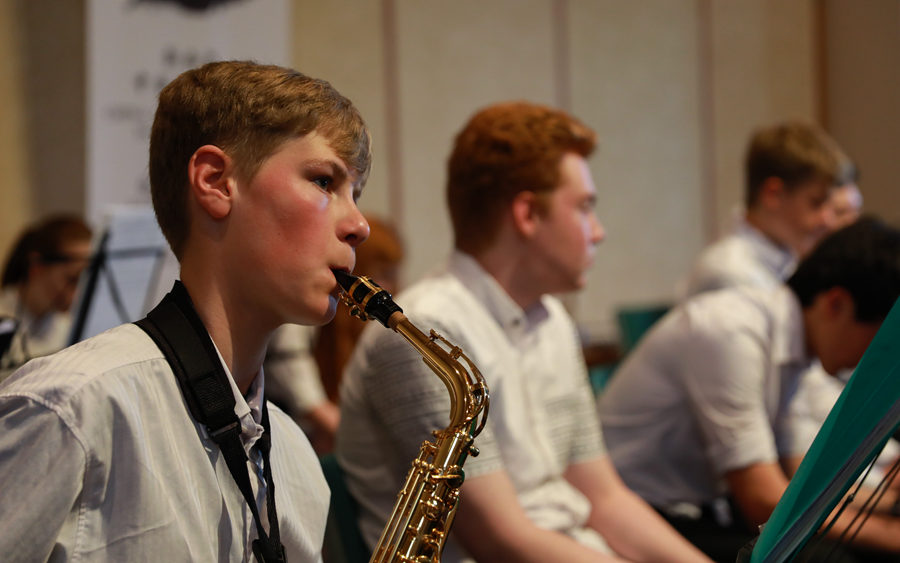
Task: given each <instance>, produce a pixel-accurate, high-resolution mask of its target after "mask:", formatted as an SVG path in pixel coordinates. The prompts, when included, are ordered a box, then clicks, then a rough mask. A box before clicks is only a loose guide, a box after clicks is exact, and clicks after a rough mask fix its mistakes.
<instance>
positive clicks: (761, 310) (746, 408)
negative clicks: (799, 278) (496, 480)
mask: <svg viewBox="0 0 900 563" xmlns="http://www.w3.org/2000/svg"><path fill="white" fill-rule="evenodd" d="M809 364H810V359H809V358H808V357H807V356H806V354H805V348H804V337H803V324H802V311H801V308H800V304H799V302H798V301H797V298H796V297H795V296H794V294H793V293H792V292H791V291H790V290H789V289H788V288H786V287H784V286H779V287H777V288H775V289H772V290H762V289H755V288H754V289H749V288H734V289H729V290H723V291H717V292H710V293H706V294H703V295H701V296H698V297H695V298H694V299H691V300H690V301H688V302H687V303H685V304H683V305H681V306H679V307H677V308H676V309H674V310H673V311H672V312H671V313H669V314H668V315H667V316H666V317H664V318H663V319H662V320H661V321H660V322H659V323H658V324H657V325H656V326H654V327H653V328H652V329H651V330H650V332H649V333H648V334H647V335H646V336H645V337H644V338H643V339H642V340H641V342H640V344H639V345H638V347H637V349H636V350H635V351H634V352H632V354H631V355H630V356H629V357H628V358H627V359H626V361H625V363H624V365H623V366H622V367H621V368H620V369H619V370H618V371H617V372H616V374H615V376H614V377H613V378H612V380H611V382H610V384H609V385H608V386H607V387H606V389H605V390H604V393H603V395H602V396H601V397H600V400H599V410H600V417H601V420H602V423H603V430H604V438H605V440H606V443H607V447H608V449H609V453H610V456H611V457H612V459H613V462H614V463H615V465H616V468H617V469H618V470H619V473H620V474H621V475H622V478H623V479H624V480H625V482H626V483H627V484H628V486H629V487H630V488H631V489H633V490H634V491H635V492H637V493H638V494H639V495H640V496H641V497H643V498H644V499H645V500H647V501H648V502H649V503H650V504H652V505H655V506H657V507H660V508H664V507H669V506H672V505H675V504H677V503H691V504H695V505H700V504H705V503H711V502H713V501H715V500H716V499H718V498H720V497H721V496H723V495H724V494H725V493H726V492H727V491H726V486H725V481H724V479H723V476H724V474H725V473H726V472H728V471H730V470H733V469H740V468H743V467H747V466H749V465H752V464H754V463H758V462H771V461H777V460H778V459H779V457H781V456H793V455H798V454H802V453H803V452H804V451H805V449H806V447H807V445H808V443H809V440H810V437H809V436H807V435H803V432H802V429H803V428H804V427H803V426H802V425H798V424H796V423H795V421H793V420H792V417H793V416H794V415H795V414H794V413H792V412H791V410H790V408H789V407H790V401H791V399H792V397H793V395H794V394H795V393H796V390H797V386H798V384H799V381H800V378H801V375H802V374H803V372H804V371H805V370H806V369H807V368H808V366H809Z"/></svg>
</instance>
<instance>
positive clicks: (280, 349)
mask: <svg viewBox="0 0 900 563" xmlns="http://www.w3.org/2000/svg"><path fill="white" fill-rule="evenodd" d="M316 328H317V327H313V326H305V325H295V324H286V325H282V326H281V327H279V328H278V330H276V331H275V334H273V335H272V340H270V341H269V347H268V348H267V350H266V360H265V362H264V364H263V367H264V368H265V371H266V399H268V400H270V401H272V402H273V403H275V404H276V405H278V406H279V407H281V408H282V409H284V411H285V412H286V413H287V414H289V415H290V416H291V418H293V419H294V420H295V421H296V422H297V424H299V425H300V427H301V428H303V431H304V432H306V435H307V436H308V437H309V441H310V442H312V445H313V448H314V449H315V450H316V453H318V454H320V455H321V454H325V453H328V452H330V451H331V450H332V449H333V448H334V433H335V432H337V426H338V421H339V420H340V411H339V410H338V407H337V405H336V404H335V403H333V402H332V401H331V400H329V398H328V396H327V395H326V394H325V388H324V387H323V386H322V380H321V379H320V378H319V367H318V366H317V365H316V361H315V358H313V355H312V345H313V340H314V339H315V338H316Z"/></svg>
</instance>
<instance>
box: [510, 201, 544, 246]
mask: <svg viewBox="0 0 900 563" xmlns="http://www.w3.org/2000/svg"><path fill="white" fill-rule="evenodd" d="M511 210H512V217H513V224H514V226H515V228H516V231H517V232H518V233H520V234H522V235H524V236H525V237H530V236H531V235H532V234H533V233H534V231H535V229H536V228H537V219H538V216H539V212H538V201H537V194H535V193H534V192H532V191H527V190H526V191H521V192H519V193H517V194H516V196H515V197H514V198H513V201H512V207H511Z"/></svg>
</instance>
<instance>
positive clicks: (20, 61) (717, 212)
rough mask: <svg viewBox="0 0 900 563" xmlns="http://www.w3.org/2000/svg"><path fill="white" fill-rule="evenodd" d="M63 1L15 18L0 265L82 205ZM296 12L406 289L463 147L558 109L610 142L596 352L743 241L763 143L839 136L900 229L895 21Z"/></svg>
mask: <svg viewBox="0 0 900 563" xmlns="http://www.w3.org/2000/svg"><path fill="white" fill-rule="evenodd" d="M49 1H50V0H31V1H28V0H0V104H2V107H3V108H4V118H3V119H2V120H0V166H2V171H3V182H4V184H3V188H2V205H0V218H2V224H0V237H2V239H0V242H2V244H3V246H4V247H5V246H6V245H7V244H8V241H9V238H10V237H11V233H14V232H15V231H17V230H18V228H20V227H21V225H22V224H24V223H25V222H26V221H27V220H30V219H32V218H33V217H35V216H36V215H38V214H41V213H44V212H46V211H49V210H55V209H58V208H64V209H80V208H81V207H82V206H83V186H84V178H83V177H84V140H83V137H84V78H83V76H84V57H83V52H84V8H83V3H82V2H62V3H58V2H53V6H54V9H53V10H50V9H49V8H48V7H47V5H46V4H47V2H49ZM293 6H294V13H293V18H292V22H293V29H294V31H295V34H294V44H293V51H292V61H293V63H294V64H295V66H297V68H299V69H300V70H302V71H304V72H307V73H309V74H312V75H314V76H321V77H324V78H327V79H329V80H330V81H332V82H333V83H334V84H335V85H336V86H337V87H338V89H340V90H341V91H342V92H344V93H345V94H346V95H348V97H350V98H351V99H353V100H354V102H355V103H356V104H357V105H358V106H359V107H360V109H361V111H362V113H363V114H364V115H365V116H366V119H367V121H368V122H369V124H370V126H371V129H372V132H373V136H374V143H375V151H376V160H375V164H374V168H373V171H372V176H371V179H370V182H369V186H368V188H367V191H366V193H365V194H364V196H363V199H362V200H361V205H362V207H363V208H364V210H366V211H370V212H374V213H377V214H380V215H383V216H388V217H390V218H392V219H394V220H395V221H396V222H397V224H398V226H399V227H400V229H401V231H402V232H403V234H404V236H405V237H406V239H407V242H408V245H409V261H408V263H407V267H406V271H405V277H406V279H408V280H411V279H414V278H416V277H418V276H419V275H421V274H422V272H424V271H425V270H426V269H427V268H428V267H430V266H431V265H432V264H433V263H434V262H435V261H437V260H439V259H440V258H441V257H442V256H444V255H445V254H446V253H447V251H448V248H449V246H450V240H451V235H450V230H449V221H448V219H447V214H446V211H445V206H444V202H443V188H442V187H443V182H444V162H445V159H446V155H447V153H448V151H449V149H450V145H451V142H452V137H453V135H454V133H455V132H456V131H457V130H458V129H459V127H460V126H461V125H462V123H463V122H464V121H465V119H466V118H467V117H468V116H469V115H470V114H471V113H472V112H473V111H475V110H476V109H477V108H479V107H482V106H483V105H485V104H488V103H491V102H494V101H498V100H503V99H510V98H525V99H530V100H534V101H538V102H544V103H550V104H554V105H558V106H561V107H564V108H565V109H568V110H570V111H572V112H573V113H574V114H576V115H578V116H579V117H581V118H582V119H583V120H584V121H585V122H587V123H588V124H589V125H591V126H592V127H594V128H595V129H596V130H597V132H598V134H599V137H600V148H599V151H598V153H597V154H596V156H595V157H594V158H593V159H592V161H591V166H592V170H593V173H594V177H595V181H596V183H597V186H598V189H599V206H598V212H599V215H600V217H601V220H602V221H603V222H604V224H605V226H606V228H607V231H608V239H607V241H606V242H604V243H603V245H602V246H601V247H600V249H599V252H598V255H597V261H596V264H595V266H594V268H593V270H592V271H591V274H590V283H589V287H588V288H587V289H586V290H585V291H584V292H582V293H581V294H579V295H578V296H572V297H570V298H569V299H568V303H569V304H570V305H572V307H573V311H574V312H575V314H576V316H577V318H578V320H579V322H580V323H581V324H582V326H584V327H585V328H586V330H587V331H588V332H589V333H590V334H591V335H592V336H593V337H595V338H613V337H615V326H614V324H613V322H612V313H613V311H614V310H615V309H616V308H617V307H619V306H621V305H623V304H633V303H645V302H653V301H664V300H668V299H671V298H672V295H673V292H674V287H675V285H676V283H677V282H678V280H679V279H681V277H682V276H683V274H684V272H685V271H686V269H687V267H688V265H689V263H690V261H691V258H692V257H693V256H694V255H695V254H696V252H697V251H699V250H700V248H701V247H702V246H703V245H704V244H705V243H706V242H708V241H709V240H710V239H711V238H713V237H714V236H716V235H718V234H720V233H721V232H723V231H724V230H725V229H727V228H728V226H729V225H730V223H731V220H732V217H733V211H734V209H735V207H736V206H737V205H739V203H740V199H741V156H742V153H743V148H744V143H745V142H746V139H747V136H748V135H749V133H750V131H751V130H752V129H753V128H754V127H755V126H757V125H759V124H763V123H769V122H772V121H774V120H777V119H782V118H785V117H805V118H809V119H814V118H817V117H821V118H822V119H824V120H825V121H826V123H825V125H827V126H828V127H829V128H831V129H832V131H833V132H834V133H835V135H836V137H838V139H839V140H840V141H841V142H842V143H844V144H845V145H846V147H847V149H848V151H849V152H850V153H851V154H852V156H854V157H855V158H856V159H857V160H858V161H859V162H860V165H861V168H862V170H863V182H862V184H863V189H864V191H865V194H866V200H867V204H868V206H869V208H870V209H877V210H879V212H880V213H882V214H884V215H885V216H888V217H890V218H892V219H895V220H900V202H898V198H900V195H898V190H896V189H894V188H893V184H895V183H896V180H895V178H896V177H897V174H898V173H900V170H898V167H900V159H897V158H896V157H895V154H896V147H897V146H898V141H900V139H898V136H900V107H898V104H896V100H897V99H900V77H898V73H900V64H898V62H900V61H898V58H900V1H898V0H872V1H869V2H846V1H843V0H822V1H820V2H817V1H815V0H781V1H779V0H762V1H760V0H729V1H727V2H720V1H717V0H642V1H641V2H629V1H626V0H457V1H455V2H444V1H438V0H333V1H330V2H320V1H317V0H293ZM38 14H48V15H47V16H46V17H38ZM820 23H821V24H822V25H820ZM822 29H824V30H825V35H824V36H823V37H822V36H820V35H819V33H820V30H822ZM823 46H824V47H823Z"/></svg>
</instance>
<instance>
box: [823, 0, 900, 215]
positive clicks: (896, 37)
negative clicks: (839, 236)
mask: <svg viewBox="0 0 900 563" xmlns="http://www.w3.org/2000/svg"><path fill="white" fill-rule="evenodd" d="M826 5H827V8H828V9H827V12H826V14H827V17H826V21H825V27H826V30H827V43H826V48H827V53H828V56H827V65H826V67H825V69H826V75H827V77H826V84H827V93H828V96H827V104H826V105H827V109H826V112H825V116H826V119H827V126H828V128H829V129H830V130H831V131H832V132H833V133H834V135H835V136H836V137H837V138H838V139H839V140H840V142H841V144H843V145H844V147H845V148H846V150H847V152H848V153H850V155H851V156H852V157H853V158H854V159H856V160H857V161H858V163H859V167H860V170H861V179H860V189H861V190H862V191H863V194H864V198H865V205H864V208H865V209H866V210H868V211H871V212H874V213H878V214H879V215H881V216H883V217H885V218H886V219H889V220H891V221H894V222H895V223H900V181H898V179H900V1H898V0H867V1H866V2H846V1H842V0H828V1H827V2H826Z"/></svg>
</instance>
